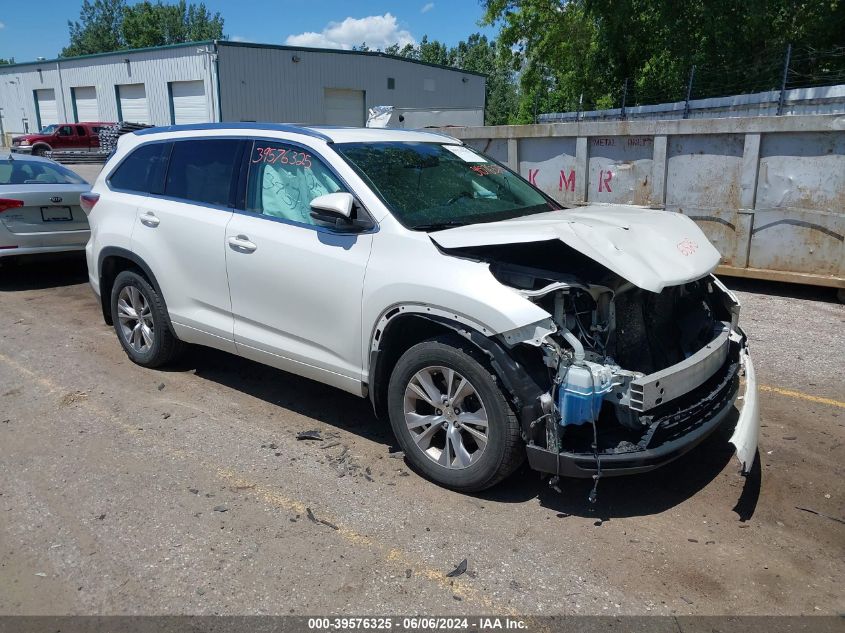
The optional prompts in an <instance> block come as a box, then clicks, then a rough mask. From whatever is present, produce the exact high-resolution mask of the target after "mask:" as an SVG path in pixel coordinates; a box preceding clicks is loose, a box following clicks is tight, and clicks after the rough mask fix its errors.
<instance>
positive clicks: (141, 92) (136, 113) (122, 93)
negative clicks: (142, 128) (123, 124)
mask: <svg viewBox="0 0 845 633" xmlns="http://www.w3.org/2000/svg"><path fill="white" fill-rule="evenodd" d="M117 90H118V95H119V97H120V115H121V118H122V119H123V120H124V121H129V122H130V123H151V121H150V109H149V106H148V105H147V91H146V90H145V89H144V84H124V85H122V86H118V88H117Z"/></svg>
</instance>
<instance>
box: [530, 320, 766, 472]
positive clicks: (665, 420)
mask: <svg viewBox="0 0 845 633" xmlns="http://www.w3.org/2000/svg"><path fill="white" fill-rule="evenodd" d="M731 339H732V340H731V342H730V347H731V349H730V353H728V354H727V358H726V359H725V361H724V364H723V365H722V367H721V368H720V369H719V370H718V371H717V372H716V373H715V374H714V375H713V376H712V377H711V378H710V379H709V380H708V381H706V382H704V384H702V385H700V386H699V387H697V388H696V389H693V390H692V391H690V392H689V393H688V394H686V395H684V396H681V397H679V398H677V399H676V400H674V401H673V402H671V403H667V404H664V405H663V406H662V407H658V408H656V409H653V410H652V411H649V413H653V416H652V422H651V426H650V428H649V430H648V431H647V432H646V434H645V435H644V437H643V439H642V440H641V441H640V442H639V444H638V445H629V446H628V447H627V448H626V449H624V450H605V451H603V452H601V453H600V454H599V457H600V459H601V476H602V477H612V476H618V475H628V474H635V473H643V472H648V471H650V470H654V469H656V468H659V467H660V466H663V465H665V464H667V463H669V462H671V461H673V460H675V459H677V458H679V457H681V456H682V455H684V454H685V453H687V452H688V451H690V450H692V449H693V448H694V447H695V446H697V445H698V444H700V443H701V442H703V441H704V440H705V439H706V438H707V437H708V436H709V435H711V434H712V433H713V432H715V431H716V430H717V429H719V428H720V427H721V426H722V424H723V423H724V422H725V421H726V419H727V418H728V417H729V416H730V414H731V412H732V411H733V408H734V404H735V402H740V403H741V405H740V414H739V418H738V421H737V424H736V427H735V430H734V434H733V436H732V437H731V439H730V443H731V444H733V445H734V446H735V447H736V453H737V457H738V458H739V461H740V463H741V464H742V469H743V472H748V471H749V470H750V469H751V466H752V465H753V463H754V458H755V455H756V452H757V438H758V434H759V427H760V418H759V406H758V402H757V383H756V377H755V375H754V365H753V363H752V362H751V359H750V357H749V356H748V351H747V349H746V347H745V340H744V336H742V335H741V334H739V333H736V332H735V333H733V335H732V337H731ZM742 369H744V370H745V374H746V376H745V380H746V382H745V389H744V392H743V395H742V397H741V398H737V396H738V395H739V390H740V385H739V374H740V372H741V370H742ZM527 453H528V462H529V464H530V466H531V468H533V469H534V470H538V471H541V472H546V473H551V474H554V475H558V476H561V477H578V478H591V477H594V476H595V475H596V474H598V469H597V467H596V458H595V455H594V454H593V453H592V452H586V451H585V452H577V453H576V452H567V451H561V452H559V453H558V452H554V451H550V450H548V449H546V448H544V447H541V446H538V445H536V444H529V445H528V446H527Z"/></svg>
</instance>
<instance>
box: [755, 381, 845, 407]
mask: <svg viewBox="0 0 845 633" xmlns="http://www.w3.org/2000/svg"><path fill="white" fill-rule="evenodd" d="M757 389H758V390H759V391H765V392H768V393H776V394H778V395H780V396H786V397H787V398H795V399H797V400H806V401H807V402H814V403H816V404H824V405H827V406H829V407H839V408H840V409H845V402H841V401H839V400H834V399H833V398H823V397H821V396H813V395H810V394H809V393H804V392H802V391H793V390H792V389H782V388H781V387H772V386H771V385H757Z"/></svg>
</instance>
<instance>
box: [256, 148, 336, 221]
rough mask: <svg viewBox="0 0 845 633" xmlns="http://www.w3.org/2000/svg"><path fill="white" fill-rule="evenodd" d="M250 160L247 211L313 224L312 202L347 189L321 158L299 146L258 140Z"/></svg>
mask: <svg viewBox="0 0 845 633" xmlns="http://www.w3.org/2000/svg"><path fill="white" fill-rule="evenodd" d="M249 161H250V165H249V179H248V181H247V193H246V209H247V211H252V212H254V213H261V214H262V215H267V216H270V217H274V218H284V219H285V220H290V221H292V222H300V223H302V224H314V220H313V218H312V217H311V215H310V214H311V201H312V200H313V199H314V198H316V197H317V196H322V195H324V194H327V193H336V192H338V191H343V190H344V189H343V185H341V184H340V181H338V179H337V178H336V177H335V175H334V174H333V173H332V172H331V171H330V170H329V168H328V167H326V165H325V164H324V163H323V162H322V161H321V160H320V159H319V158H316V157H315V156H313V155H311V154H310V153H309V152H306V151H303V150H301V149H299V148H297V147H291V146H289V145H285V144H283V143H273V142H269V141H255V143H254V144H253V147H252V153H251V155H250V158H249Z"/></svg>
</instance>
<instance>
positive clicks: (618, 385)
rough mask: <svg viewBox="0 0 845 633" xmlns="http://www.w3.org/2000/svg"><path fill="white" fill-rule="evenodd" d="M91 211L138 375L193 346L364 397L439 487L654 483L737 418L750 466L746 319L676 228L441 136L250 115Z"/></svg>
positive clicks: (121, 153) (137, 156) (124, 150)
mask: <svg viewBox="0 0 845 633" xmlns="http://www.w3.org/2000/svg"><path fill="white" fill-rule="evenodd" d="M82 204H83V207H84V208H85V209H86V211H87V212H88V214H89V221H90V224H91V239H90V241H89V243H88V246H87V256H88V270H89V274H90V281H91V285H92V286H93V288H94V290H95V292H96V293H97V294H98V295H99V296H100V297H101V302H102V309H103V315H104V317H105V320H106V322H107V323H109V324H112V323H113V324H114V328H115V331H116V332H117V336H118V339H119V340H120V343H121V345H122V346H123V347H124V349H125V350H126V353H127V354H128V355H129V357H130V358H131V359H132V360H133V361H134V362H136V363H138V364H139V365H143V366H145V367H157V366H160V365H162V364H164V363H167V362H168V361H170V360H172V359H173V358H174V356H175V355H176V354H177V353H178V351H179V349H180V348H181V346H182V343H195V344H201V345H207V346H210V347H215V348H218V349H221V350H226V351H228V352H231V353H233V354H238V355H241V356H244V357H247V358H251V359H254V360H257V361H259V362H262V363H266V364H267V365H272V366H273V367H278V368H281V369H284V370H287V371H290V372H292V373H295V374H299V375H302V376H306V377H308V378H312V379H314V380H318V381H321V382H324V383H326V384H328V385H331V386H333V387H337V388H340V389H343V390H344V391H349V392H351V393H354V394H357V395H359V396H362V397H367V396H369V398H370V399H371V400H372V403H373V405H374V407H375V410H376V412H377V413H378V414H379V415H383V416H386V417H388V418H389V419H390V423H391V425H392V427H393V430H394V433H395V434H396V437H397V439H398V441H399V444H400V445H401V447H402V448H403V449H404V451H405V454H406V456H407V458H408V460H409V461H410V463H411V465H412V466H414V467H415V468H416V469H417V470H418V471H420V472H421V473H423V474H424V475H426V476H428V477H429V478H431V479H433V480H435V481H437V482H439V483H441V484H443V485H445V486H448V487H451V488H455V489H459V490H480V489H483V488H486V487H489V486H491V485H493V484H495V483H496V482H498V481H500V480H501V479H503V478H504V477H506V476H507V475H508V474H510V473H511V472H513V471H514V470H515V469H516V468H517V466H519V464H520V463H521V462H522V461H523V460H524V458H525V456H526V454H527V457H528V461H529V464H530V465H531V467H532V468H534V469H536V470H540V471H544V472H547V473H551V474H553V475H555V476H562V475H566V476H577V477H593V478H594V479H595V480H596V482H598V478H599V477H601V476H602V475H617V474H623V473H628V472H642V471H645V470H649V469H652V468H655V467H657V466H659V465H661V464H663V463H666V462H667V461H670V460H671V459H674V458H676V457H678V456H680V455H682V454H683V453H685V452H686V451H687V450H689V449H690V448H692V447H693V446H695V445H696V444H697V443H699V442H700V441H701V440H703V439H704V438H705V437H706V436H707V435H709V434H710V433H711V432H712V431H714V430H715V429H716V428H717V427H720V426H722V423H723V422H725V421H726V420H730V423H731V424H733V423H734V422H735V423H736V425H735V431H734V435H733V437H732V438H731V440H730V441H731V442H732V443H733V444H734V445H735V446H736V448H737V454H738V457H739V459H740V461H741V463H742V466H743V468H744V469H745V470H748V469H750V467H751V465H752V463H753V461H754V456H755V453H756V446H757V433H758V426H759V421H758V415H757V394H756V383H755V379H754V372H753V366H752V364H751V361H750V360H749V357H748V355H747V351H746V339H745V336H744V335H743V333H742V331H741V330H740V329H739V327H738V326H737V319H738V315H739V306H738V304H737V302H736V299H735V298H734V296H733V295H732V294H731V293H730V291H728V290H727V289H726V288H725V287H724V286H723V285H722V284H721V283H719V281H718V280H717V279H716V278H715V277H713V276H712V275H711V272H712V271H713V270H714V268H715V267H716V265H717V263H718V261H719V254H718V252H717V251H716V250H715V249H714V248H713V246H711V244H710V243H709V242H708V241H707V239H706V238H705V236H704V235H703V234H702V232H701V231H700V230H699V229H698V227H697V226H696V225H695V224H694V223H693V222H692V221H691V220H690V219H689V218H687V217H686V216H684V215H682V214H680V213H667V212H664V211H654V210H647V209H642V208H635V207H622V206H588V207H582V208H579V209H577V210H568V209H563V208H561V207H560V205H558V204H557V203H556V202H555V201H553V200H552V199H550V198H548V197H547V196H545V195H544V194H543V193H541V192H540V191H538V190H537V189H535V188H534V187H532V186H531V185H530V184H529V183H527V182H526V181H525V180H523V179H522V178H521V177H520V176H518V175H517V174H515V173H513V172H511V171H510V170H508V169H507V168H506V167H504V166H503V165H501V164H499V163H497V162H495V161H493V160H491V159H489V158H487V157H485V156H484V155H482V154H480V153H478V152H476V151H475V150H473V149H471V148H469V147H467V146H464V145H463V144H461V142H460V141H458V140H456V139H453V138H450V137H447V136H443V135H439V134H436V133H428V132H416V131H404V130H374V129H341V128H318V127H310V128H306V127H295V126H287V125H271V124H267V125H265V124H254V123H248V124H243V123H241V124H237V123H235V124H208V125H192V126H175V127H169V128H152V129H148V130H143V131H140V132H136V133H134V134H129V135H126V136H124V137H122V138H121V140H120V143H119V145H118V149H117V151H116V153H115V155H114V156H113V157H112V158H111V160H109V162H108V164H107V165H106V166H105V168H104V169H103V171H102V173H101V175H100V177H99V178H98V179H97V182H96V183H95V185H94V187H93V193H92V194H89V195H87V196H86V197H85V198H83V200H82ZM742 371H744V372H745V375H746V380H745V398H744V401H743V411H742V412H741V414H740V415H739V416H738V417H737V416H736V415H730V413H731V411H733V404H734V400H735V399H736V396H737V392H738V390H739V374H740V373H741V372H742Z"/></svg>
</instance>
